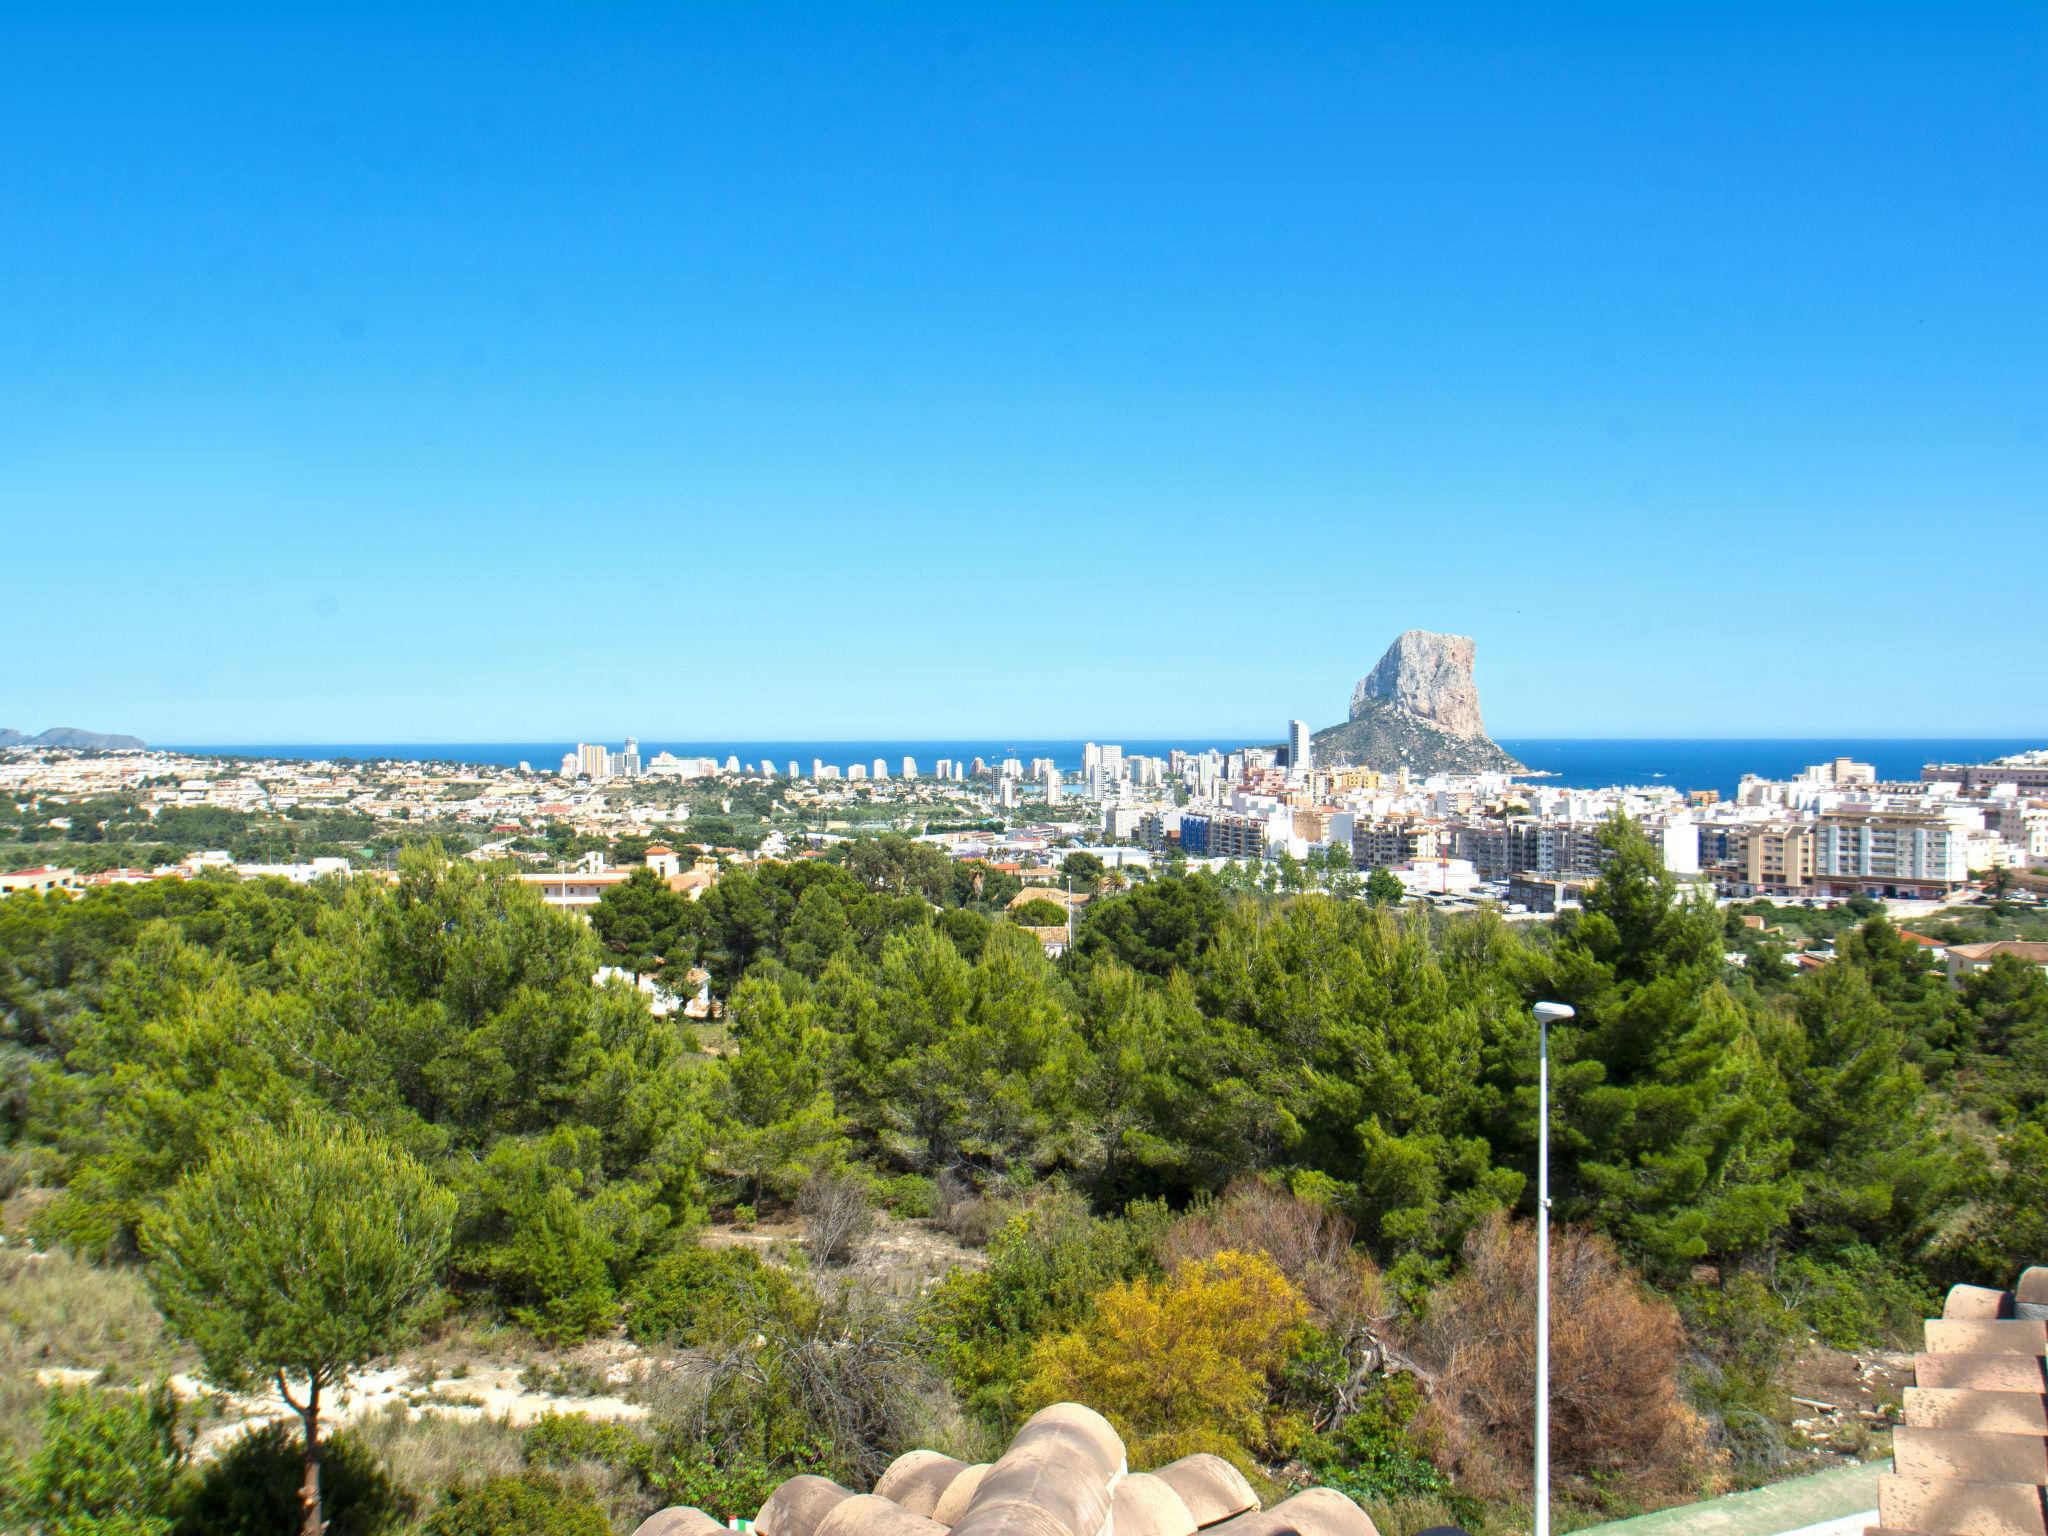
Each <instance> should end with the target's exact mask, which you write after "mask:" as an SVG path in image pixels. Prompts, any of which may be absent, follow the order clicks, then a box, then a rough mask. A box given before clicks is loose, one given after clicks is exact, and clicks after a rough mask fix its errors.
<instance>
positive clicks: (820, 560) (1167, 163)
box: [0, 0, 2048, 741]
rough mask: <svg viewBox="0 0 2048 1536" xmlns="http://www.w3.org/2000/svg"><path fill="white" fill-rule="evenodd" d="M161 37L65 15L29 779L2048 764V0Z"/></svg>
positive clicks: (22, 382) (20, 422)
mask: <svg viewBox="0 0 2048 1536" xmlns="http://www.w3.org/2000/svg"><path fill="white" fill-rule="evenodd" d="M169 9H171V8H167V7H155V8H151V9H150V10H137V11H135V12H133V13H124V12H122V11H119V10H110V9H96V8H92V7H83V6H81V7H71V6H66V7H61V8H60V7H55V6H52V7H49V8H47V9H46V10H42V11H40V12H36V11H29V12H24V11H20V10H16V9H10V11H9V14H8V16H7V34H8V45H7V48H6V50H5V53H4V56H0V143H4V144H5V145H6V146H7V147H8V148H7V153H6V154H5V155H0V230H4V231H5V232H6V233H5V237H4V238H0V519H4V524H5V529H4V544H0V548H4V549H5V550H6V552H7V556H6V560H5V562H4V563H5V566H6V568H7V570H8V572H9V579H8V586H9V588H10V589H11V593H12V596H13V598H14V604H13V608H14V613H15V616H16V622H15V624H14V625H13V626H12V630H13V634H12V643H11V647H10V650H11V655H10V659H9V665H8V666H7V667H6V668H5V669H4V671H0V725H14V726H17V727H19V728H23V729H27V730H36V729H40V728H42V727H45V726H48V725H52V724H59V723H62V724H77V725H85V726H89V727H96V728H100V729H110V730H130V731H136V732H138V733H140V734H143V735H145V736H149V737H151V738H153V739H158V740H185V741H202V740H213V741H289V740H324V741H335V740H365V741H367V740H381V741H403V740H437V741H450V740H492V739H515V740H525V739H546V738H552V737H575V736H596V735H610V736H616V735H619V734H621V733H623V732H625V731H628V730H633V731H636V732H637V733H638V734H639V735H641V736H642V737H646V738H650V739H653V738H660V737H673V738H677V739H718V738H727V737H747V736H753V737H765V738H791V737H830V736H861V737H882V736H890V735H897V734H909V735H921V736H948V735H951V736H958V735H975V734H986V733H995V734H1002V733H1009V734H1014V735H1030V734H1040V733H1042V734H1047V735H1054V734H1065V733H1072V734H1075V735H1080V734H1084V733H1108V734H1111V735H1117V734H1121V735H1124V736H1129V737H1143V736H1167V735H1188V736H1193V735H1205V734H1209V733H1221V734H1229V733H1234V732H1251V733H1263V734H1265V735H1272V734H1273V733H1274V729H1275V724H1276V722H1278V721H1282V720H1284V719H1286V718H1287V717H1288V716H1292V715H1301V716H1304V717H1306V718H1308V719H1310V720H1311V721H1313V722H1315V723H1318V724H1320V723H1325V722H1327V721H1330V720H1335V719H1338V718H1340V717H1341V716H1342V713H1343V710H1344V706H1345V703H1346V701H1347V699H1348V696H1349V690H1350V685H1351V682H1352V680H1353V679H1354V678H1355V677H1356V676H1357V675H1359V674H1360V673H1362V672H1363V671H1365V670H1366V669H1367V668H1369V667H1370V666H1371V665H1372V663H1373V661H1374V660H1375V659H1376V658H1377V657H1378V655H1379V653H1380V651H1381V650H1382V649H1383V648H1384V647H1385V645H1386V644H1387V642H1388V641H1389V640H1390V639H1391V638H1392V637H1393V635H1394V634H1395V633H1397V632H1398V631H1400V630H1401V629H1404V628H1409V627H1421V628H1432V629H1443V630H1453V631H1458V632H1463V633H1467V634H1471V635H1474V636H1476V637H1477V639H1478V641H1479V658H1480V674H1479V675H1480V683H1481V688H1482V693H1483V697H1484V700H1485V704H1486V708H1487V714H1488V719H1489V724H1490V725H1491V726H1492V727H1493V728H1494V729H1495V731H1496V732H1497V733H1498V734H1503V735H1510V736H1513V735H1525V736H1527V735H1553V736H1561V735H1651V734H1675V735H1730V736H1756V735H1774V734H1782V735H1816V734H1826V733H1842V734H1850V735H1915V734H1922V733H1926V734H1957V735H1963V734H1977V733H1983V734H1997V733H2035V732H2038V733H2041V734H2042V735H2043V736H2044V737H2048V667H2044V666H2043V665H2042V662H2041V658H2042V656H2043V655H2044V654H2048V602H2044V601H2043V600H2042V596H2041V593H2042V585H2043V572H2044V567H2048V110H2044V108H2043V102H2044V101H2048V9H2044V8H2043V7H2042V6H2040V5H2039V4H2027V5H2013V6H2010V7H1982V8H1980V7H1973V6H1956V7H1948V6H1933V5H1924V6H1918V7H1912V8H1899V7H1888V6H1885V5H1882V4H1874V5H1867V6H1861V7H1853V8H1852V7H1847V6H1826V7H1820V6H1814V7H1799V6H1782V5H1779V6H1756V7H1745V6H1714V7H1706V6H1701V7H1698V8H1685V7H1678V6H1649V7H1645V6H1628V7H1611V8H1607V7H1573V6H1563V7H1529V6H1505V5H1503V6H1485V5H1471V6H1465V7H1438V6H1398V7H1397V6H1391V5H1388V6H1364V5H1352V4H1347V5H1341V6H1339V5H1331V6H1324V7H1309V6H1290V5H1284V4H1282V5H1258V6H1247V5H1241V4H1240V5H1234V6H1211V5H1200V4H1186V5H1178V6H1174V7H1166V6H1143V5H1141V6H1128V7H1121V8H1110V7H1100V6H1078V5H1076V6H1049V5H1046V6H1029V7H1022V6H1018V7H1001V6H988V5H972V6H969V5H960V6H917V5H912V4H887V5H879V4H876V5H846V4H841V5H833V6H826V5H820V6H817V7H815V8H801V7H779V6H772V5H747V6H731V7H719V6H712V5H699V6H685V7H649V8H647V9H646V10H644V11H642V12H639V13H637V14H636V13H634V12H633V11H632V10H631V9H630V8H628V7H623V6H620V7H576V8H571V7H567V6H563V7H560V8H542V7H535V6H529V5H521V4H517V3H509V0H508V3H498V4H493V5H489V6H475V7H468V8H453V7H403V8H401V7H380V6H375V5H368V4H365V5H358V6H355V7H352V8H350V9H349V10H348V11H346V12H340V11H337V12H333V13H330V14H327V15H324V16H323V15H321V14H319V13H318V12H316V11H314V10H311V9H307V8H299V7H288V8H277V7H272V8H266V9H265V10H262V11H259V10H256V9H254V8H251V9H249V10H247V11H225V10H209V9H206V8H204V7H178V8H177V10H178V13H179V14H178V17H177V19H176V20H175V22H173V21H170V20H167V19H166V18H165V15H164V12H165V11H167V10H169ZM286 9H288V10H291V11H293V12H294V13H295V15H294V16H293V17H280V16H278V15H276V14H272V12H274V11H277V10H286ZM422 12H430V13H431V14H422Z"/></svg>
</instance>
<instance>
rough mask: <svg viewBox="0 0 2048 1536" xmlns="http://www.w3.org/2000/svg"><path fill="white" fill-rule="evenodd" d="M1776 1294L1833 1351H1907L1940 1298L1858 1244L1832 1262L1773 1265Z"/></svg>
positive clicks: (1798, 1260)
mask: <svg viewBox="0 0 2048 1536" xmlns="http://www.w3.org/2000/svg"><path fill="white" fill-rule="evenodd" d="M1778 1289H1779V1290H1780V1292H1781V1293H1782V1294H1784V1295H1785V1296H1786V1297H1787V1299H1788V1300H1789V1301H1790V1302H1791V1303H1792V1305H1793V1306H1795V1307H1797V1308H1798V1309H1799V1314H1800V1316H1802V1317H1804V1318H1805V1319H1806V1321H1807V1322H1808V1323H1810V1324H1811V1325H1812V1326H1813V1331H1814V1332H1815V1333H1817V1334H1819V1335H1820V1337H1821V1339H1822V1341H1823V1342H1824V1343H1826V1344H1827V1345H1828V1346H1829V1347H1830V1348H1833V1349H1863V1348H1867V1347H1870V1346H1873V1345H1891V1346H1893V1347H1900V1346H1904V1347H1911V1346H1912V1345H1913V1344H1914V1342H1915V1340H1916V1338H1917V1336H1918V1334H1919V1332H1920V1324H1921V1321H1922V1320H1923V1319H1925V1318H1929V1317H1939V1316H1940V1315H1941V1297H1940V1296H1939V1295H1937V1294H1936V1293H1935V1292H1934V1290H1933V1289H1932V1288H1931V1287H1929V1285H1928V1284H1927V1282H1926V1281H1925V1280H1924V1279H1923V1278H1921V1276H1920V1275H1919V1274H1917V1273H1915V1272H1914V1271H1912V1270H1910V1269H1907V1268H1906V1267H1904V1266H1903V1265H1899V1264H1895V1263H1892V1262H1891V1261H1890V1260H1888V1259H1886V1258H1885V1256H1884V1255H1883V1254H1881V1253H1879V1252H1878V1251H1877V1250H1876V1249H1874V1248H1867V1247H1864V1246H1863V1245H1861V1244H1858V1245H1856V1246H1854V1247H1851V1248H1848V1249H1845V1250H1844V1251H1843V1252H1842V1253H1841V1254H1840V1255H1839V1256H1838V1257H1836V1258H1833V1259H1816V1258H1812V1257H1809V1256H1807V1255H1805V1254H1801V1255H1800V1256H1799V1257H1797V1258H1793V1259H1788V1260H1786V1261H1785V1262H1784V1263H1783V1264H1781V1265H1779V1266H1778Z"/></svg>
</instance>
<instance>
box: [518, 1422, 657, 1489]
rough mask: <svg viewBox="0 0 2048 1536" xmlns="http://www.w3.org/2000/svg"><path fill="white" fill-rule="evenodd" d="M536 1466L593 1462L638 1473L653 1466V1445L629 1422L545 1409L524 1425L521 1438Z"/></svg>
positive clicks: (647, 1472) (527, 1454)
mask: <svg viewBox="0 0 2048 1536" xmlns="http://www.w3.org/2000/svg"><path fill="white" fill-rule="evenodd" d="M521 1445H522V1448H523V1449H524V1450H525V1452H526V1459H527V1461H528V1462H530V1463H532V1464H533V1465H534V1466H536V1467H567V1466H574V1465H575V1464H576V1463H578V1462H595V1463H597V1464H598V1465H600V1466H605V1467H615V1468H618V1469H619V1470H621V1471H626V1472H632V1473H634V1474H636V1475H638V1476H640V1477H646V1476H648V1475H649V1474H650V1473H651V1472H652V1471H653V1470H654V1460H655V1446H654V1442H653V1441H652V1440H650V1439H648V1438H647V1437H646V1436H645V1435H643V1434H641V1433H640V1431H638V1430H637V1429H634V1428H633V1427H632V1426H631V1425H627V1424H620V1423H617V1422H615V1421H612V1420H608V1419H593V1418H591V1417H590V1415H588V1414H585V1413H545V1414H542V1415H541V1416H540V1417H539V1418H538V1419H536V1420H534V1421H533V1423H531V1424H530V1425H528V1426H527V1429H526V1434H525V1437H524V1438H523V1440H522V1441H521Z"/></svg>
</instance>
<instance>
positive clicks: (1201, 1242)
mask: <svg viewBox="0 0 2048 1536" xmlns="http://www.w3.org/2000/svg"><path fill="white" fill-rule="evenodd" d="M1351 1239H1352V1228H1351V1223H1350V1222H1349V1221H1347V1220H1346V1219H1345V1218H1344V1216H1343V1214H1342V1213H1341V1212H1338V1211H1333V1210H1331V1209H1330V1208H1329V1207H1328V1206H1325V1205H1318V1204H1317V1203H1316V1202H1314V1201H1312V1200H1304V1199H1302V1198H1301V1197H1300V1196H1299V1195H1295V1194H1291V1193H1289V1192H1288V1191H1287V1190H1285V1189H1282V1188H1280V1187H1279V1186H1277V1185H1275V1184H1271V1183H1268V1182H1267V1181H1266V1180H1264V1179H1260V1178H1254V1177H1251V1176H1249V1175H1243V1176H1240V1177H1238V1178H1236V1179H1233V1180H1232V1181H1231V1183H1230V1187H1229V1188H1228V1189H1226V1190H1224V1191H1223V1196H1222V1198H1221V1199H1219V1200H1213V1201H1210V1202H1209V1203H1207V1204H1205V1205H1201V1206H1197V1207H1196V1208H1195V1209H1194V1210H1192V1211H1190V1212H1188V1214H1187V1215H1185V1216H1183V1217H1181V1219H1180V1220H1179V1221H1176V1222H1175V1223H1174V1224H1173V1226H1172V1227H1171V1228H1169V1229H1168V1231H1167V1234H1166V1239H1165V1241H1164V1242H1163V1243H1161V1244H1160V1251H1159V1257H1160V1262H1161V1263H1163V1264H1164V1265H1165V1266H1166V1267H1167V1268H1168V1269H1172V1268H1173V1267H1174V1266H1175V1265H1177V1264H1180V1263H1182V1262H1185V1261H1188V1260H1201V1259H1208V1258H1213V1257H1215V1256H1216V1255H1217V1254H1219V1253H1229V1252H1235V1253H1263V1254H1264V1255H1265V1256H1266V1257H1267V1258H1269V1259H1271V1260H1272V1261H1273V1265H1274V1267H1275V1268H1277V1269H1278V1270H1279V1271H1280V1273H1281V1274H1283V1275H1285V1276H1286V1277H1287V1278H1288V1279H1289V1280H1290V1281H1292V1282H1293V1284H1294V1287H1295V1289H1296V1290H1298V1291H1300V1292H1301V1294H1302V1296H1303V1297H1304V1298H1306V1299H1307V1301H1308V1304H1309V1309H1310V1311H1311V1312H1313V1313H1314V1314H1315V1318H1316V1321H1317V1322H1318V1323H1320V1324H1321V1325H1322V1326H1324V1327H1326V1328H1331V1329H1334V1330H1336V1331H1338V1332H1340V1333H1343V1332H1348V1331H1350V1330H1351V1329H1353V1328H1355V1327H1360V1326H1363V1325H1366V1324H1369V1323H1372V1322H1375V1321H1377V1320H1379V1319H1380V1318H1381V1316H1382V1312H1383V1305H1384V1299H1385V1296H1384V1287H1383V1286H1382V1284H1381V1280H1380V1272H1379V1270H1378V1268H1377V1267H1376V1266H1375V1265H1374V1264H1373V1262H1372V1260H1371V1259H1369V1258H1367V1257H1366V1256H1365V1255H1364V1254H1362V1253H1360V1252H1358V1251H1357V1250H1355V1249H1354V1248H1353V1247H1352V1246H1351Z"/></svg>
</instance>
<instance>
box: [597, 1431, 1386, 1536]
mask: <svg viewBox="0 0 2048 1536" xmlns="http://www.w3.org/2000/svg"><path fill="white" fill-rule="evenodd" d="M661 1522H668V1523H666V1524H663V1523H661ZM715 1529H716V1526H715V1523H714V1522H712V1521H711V1518H710V1517H709V1516H708V1515H705V1514H704V1513H703V1512H702V1511H700V1510H695V1509H689V1508H686V1507H681V1506H679V1507H677V1508H675V1509H671V1510H664V1511H663V1512H662V1513H661V1514H659V1515H656V1516H654V1517H653V1518H652V1519H651V1520H649V1521H647V1522H646V1523H645V1524H643V1525H642V1526H641V1527H640V1529H639V1530H638V1531H637V1532H635V1533H634V1536H711V1533H712V1531H713V1530H715ZM754 1529H755V1531H756V1532H757V1533H758V1536H947V1533H949V1532H951V1533H954V1536H1104V1533H1105V1532H1114V1533H1115V1536H1196V1533H1197V1532H1201V1531H1209V1532H1217V1533H1222V1532H1228V1533H1229V1536H1378V1533H1377V1531H1375V1530H1374V1528H1373V1523H1372V1521H1371V1520H1369V1519H1368V1518H1367V1517H1366V1514H1365V1512H1364V1511H1363V1510H1361V1509H1360V1508H1359V1507H1358V1506H1357V1505H1356V1504H1354V1503H1352V1502H1351V1500H1350V1499H1348V1498H1346V1497H1345V1496H1344V1495H1343V1494H1341V1493H1338V1492H1337V1491H1336V1490H1335V1489H1331V1488H1310V1489H1308V1490H1306V1491H1305V1492H1302V1493H1298V1494H1296V1495H1294V1497H1292V1498H1290V1499H1288V1500H1286V1501H1285V1502H1283V1503H1280V1504H1277V1505H1275V1506H1274V1507H1273V1508H1272V1509H1270V1510H1264V1511H1261V1510H1260V1508H1259V1500H1258V1496H1257V1495H1256V1494H1255V1493H1254V1492H1253V1491H1252V1487H1251V1484H1250V1483H1248V1482H1246V1481H1245V1478H1244V1475H1243V1474H1242V1473H1241V1472H1239V1471H1238V1470H1237V1468H1235V1467H1233V1466H1232V1465H1231V1464H1230V1463H1229V1462H1227V1461H1225V1460H1223V1459H1222V1458H1221V1457H1219V1456H1211V1455H1207V1454H1200V1455H1194V1456H1184V1457H1182V1458H1181V1459H1180V1460H1179V1461H1175V1462H1170V1463H1168V1464H1167V1465H1166V1466H1163V1467H1161V1468H1159V1470H1158V1471H1157V1472H1149V1473H1148V1472H1137V1473H1134V1472H1132V1471H1131V1470H1130V1468H1129V1466H1128V1464H1127V1463H1126V1460H1125V1456H1124V1444H1123V1441H1122V1440H1121V1439H1120V1438H1119V1437H1118V1435H1117V1432H1116V1430H1115V1429H1114V1428H1112V1427H1111V1425H1110V1423H1109V1421H1108V1420H1107V1419H1105V1418H1103V1417H1102V1415H1101V1414H1099V1413H1097V1412H1095V1410H1094V1409H1092V1408H1085V1407H1083V1406H1082V1405H1081V1404H1079V1403H1055V1404H1053V1405H1052V1406H1051V1407H1049V1408H1042V1409H1040V1410H1039V1411H1038V1412H1037V1413H1035V1414H1033V1415H1032V1416H1031V1417H1030V1419H1028V1420H1027V1421H1026V1422H1025V1424H1024V1427H1023V1428H1022V1429H1020V1430H1018V1431H1017V1437H1016V1438H1015V1439H1014V1440H1012V1441H1011V1442H1010V1448H1009V1449H1008V1450H1007V1451H1005V1452H1004V1453H1003V1455H1002V1457H1001V1458H1000V1459H999V1460H997V1461H994V1462H991V1463H985V1464H976V1465H973V1466H968V1465H964V1464H963V1463H961V1462H958V1461H956V1460H954V1459H953V1458H952V1457H951V1456H944V1455H941V1454H940V1453H939V1452H937V1451H924V1450H919V1451H906V1452H905V1453H904V1454H903V1455H901V1456H899V1457H897V1458H896V1460H895V1461H893V1462H891V1463H890V1464H889V1466H888V1468H887V1469H886V1470H884V1472H883V1473H882V1475H881V1477H880V1478H879V1479H877V1480H876V1483H875V1491H874V1492H873V1493H862V1494H856V1493H850V1492H848V1491H847V1490H846V1489H844V1488H841V1487H840V1486H839V1485H838V1484H836V1483H833V1482H831V1481H829V1480H827V1479H825V1478H822V1477H814V1476H810V1475H805V1476H802V1477H792V1478H791V1479H789V1481H787V1482H785V1483H784V1484H783V1485H782V1486H781V1487H779V1488H777V1489H776V1490H775V1491H774V1492H773V1493H771V1494H770V1495H769V1496H768V1500H767V1502H766V1503H764V1504H763V1505H762V1506H761V1513H760V1515H759V1517H758V1518H757V1519H756V1520H755V1522H754Z"/></svg>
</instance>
